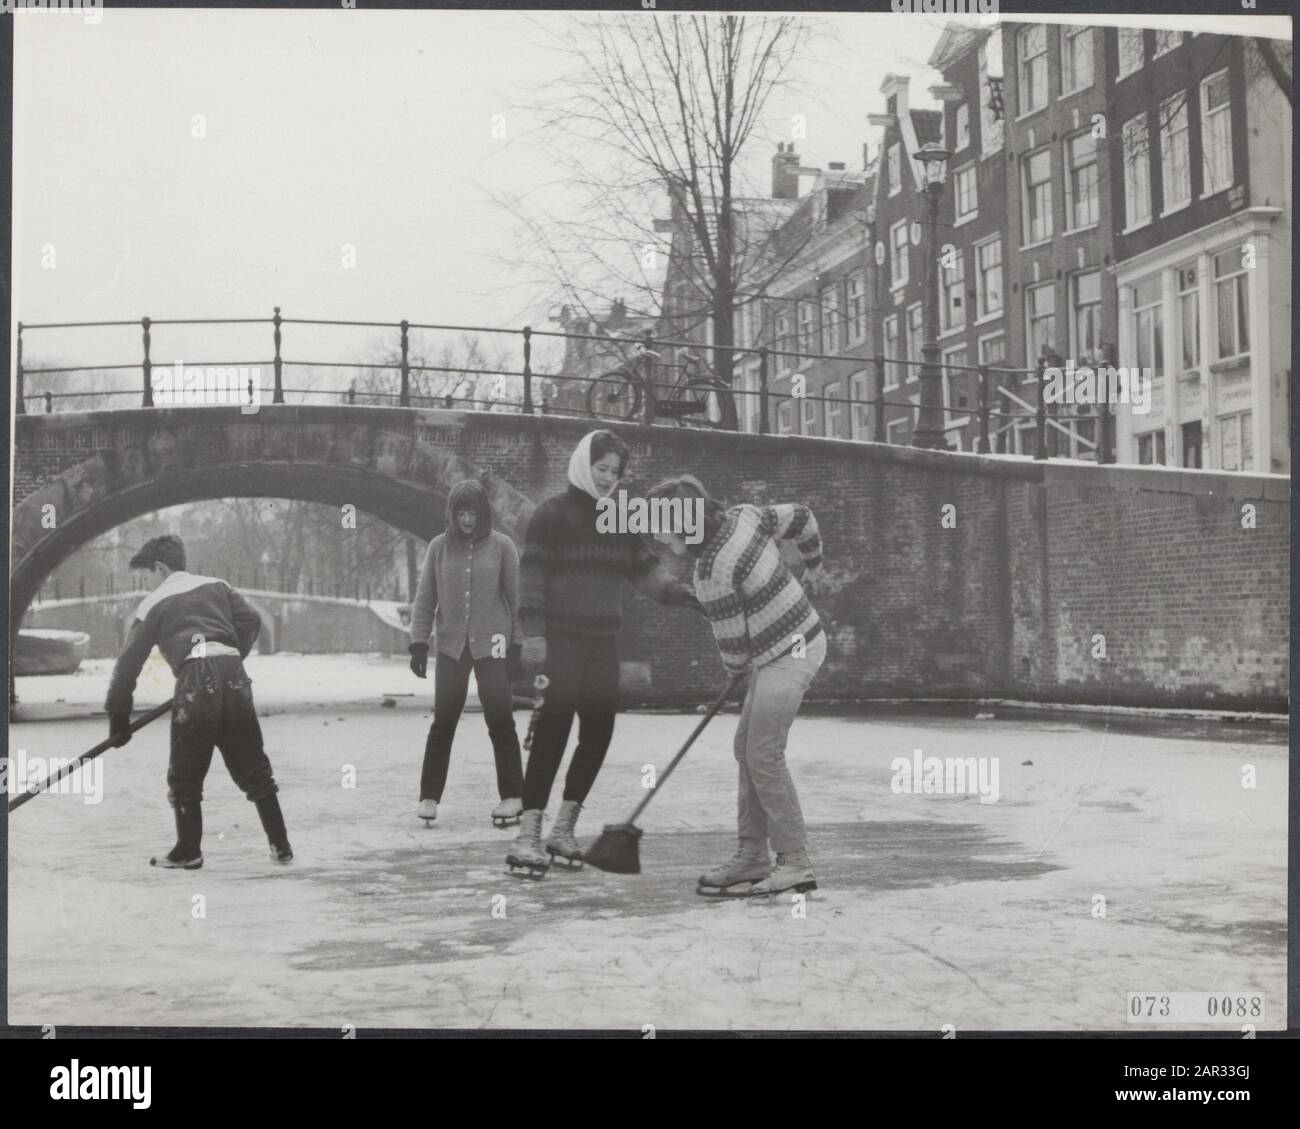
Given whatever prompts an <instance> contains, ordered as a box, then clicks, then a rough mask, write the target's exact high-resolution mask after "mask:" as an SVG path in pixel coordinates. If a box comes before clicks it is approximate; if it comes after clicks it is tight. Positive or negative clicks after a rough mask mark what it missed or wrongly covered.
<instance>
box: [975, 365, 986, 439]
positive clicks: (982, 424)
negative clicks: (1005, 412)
mask: <svg viewBox="0 0 1300 1129" xmlns="http://www.w3.org/2000/svg"><path fill="white" fill-rule="evenodd" d="M977 450H978V451H979V453H980V454H981V455H987V454H988V453H989V366H988V365H980V437H979V447H978V448H977Z"/></svg>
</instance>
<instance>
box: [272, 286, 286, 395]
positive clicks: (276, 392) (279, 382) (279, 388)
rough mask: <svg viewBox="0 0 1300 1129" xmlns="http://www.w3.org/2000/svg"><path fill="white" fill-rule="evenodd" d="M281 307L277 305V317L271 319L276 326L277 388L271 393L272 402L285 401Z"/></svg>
mask: <svg viewBox="0 0 1300 1129" xmlns="http://www.w3.org/2000/svg"><path fill="white" fill-rule="evenodd" d="M280 322H281V318H280V307H279V306H276V307H275V317H273V318H272V319H271V324H272V325H274V326H275V389H274V391H272V393H271V403H273V404H283V403H284V383H283V376H282V373H281V368H280V364H281V362H280Z"/></svg>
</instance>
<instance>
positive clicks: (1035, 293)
mask: <svg viewBox="0 0 1300 1129" xmlns="http://www.w3.org/2000/svg"><path fill="white" fill-rule="evenodd" d="M1054 289H1055V283H1052V282H1045V283H1043V285H1042V286H1027V287H1025V320H1026V323H1027V329H1028V331H1029V332H1028V335H1027V337H1026V341H1027V342H1028V349H1027V350H1026V358H1027V360H1028V362H1029V363H1030V364H1031V365H1032V364H1033V363H1034V362H1035V361H1037V360H1038V358H1039V357H1042V356H1045V355H1046V354H1047V353H1055V352H1056V296H1055V294H1054V293H1053V290H1054Z"/></svg>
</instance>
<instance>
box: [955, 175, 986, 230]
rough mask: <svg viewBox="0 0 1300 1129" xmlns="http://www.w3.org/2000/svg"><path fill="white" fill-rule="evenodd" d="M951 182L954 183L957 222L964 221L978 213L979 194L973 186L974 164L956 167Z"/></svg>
mask: <svg viewBox="0 0 1300 1129" xmlns="http://www.w3.org/2000/svg"><path fill="white" fill-rule="evenodd" d="M953 182H954V184H955V185H956V201H957V222H958V223H964V222H965V221H966V220H969V219H974V218H975V216H977V215H978V214H979V207H980V205H979V194H978V192H977V191H976V187H975V166H974V165H970V166H969V167H967V168H964V169H958V170H957V172H956V174H955V176H954V178H953Z"/></svg>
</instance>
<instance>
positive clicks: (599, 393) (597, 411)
mask: <svg viewBox="0 0 1300 1129" xmlns="http://www.w3.org/2000/svg"><path fill="white" fill-rule="evenodd" d="M587 411H588V413H589V414H590V415H592V416H594V417H596V418H597V419H635V418H636V417H637V415H638V414H639V413H640V411H641V381H640V380H638V379H637V378H636V377H635V376H633V375H632V374H631V373H628V372H627V371H626V370H624V369H621V368H616V369H610V370H609V372H606V373H602V374H601V375H600V376H598V377H596V379H595V380H593V381H592V382H591V384H590V385H589V386H588V387H587Z"/></svg>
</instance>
